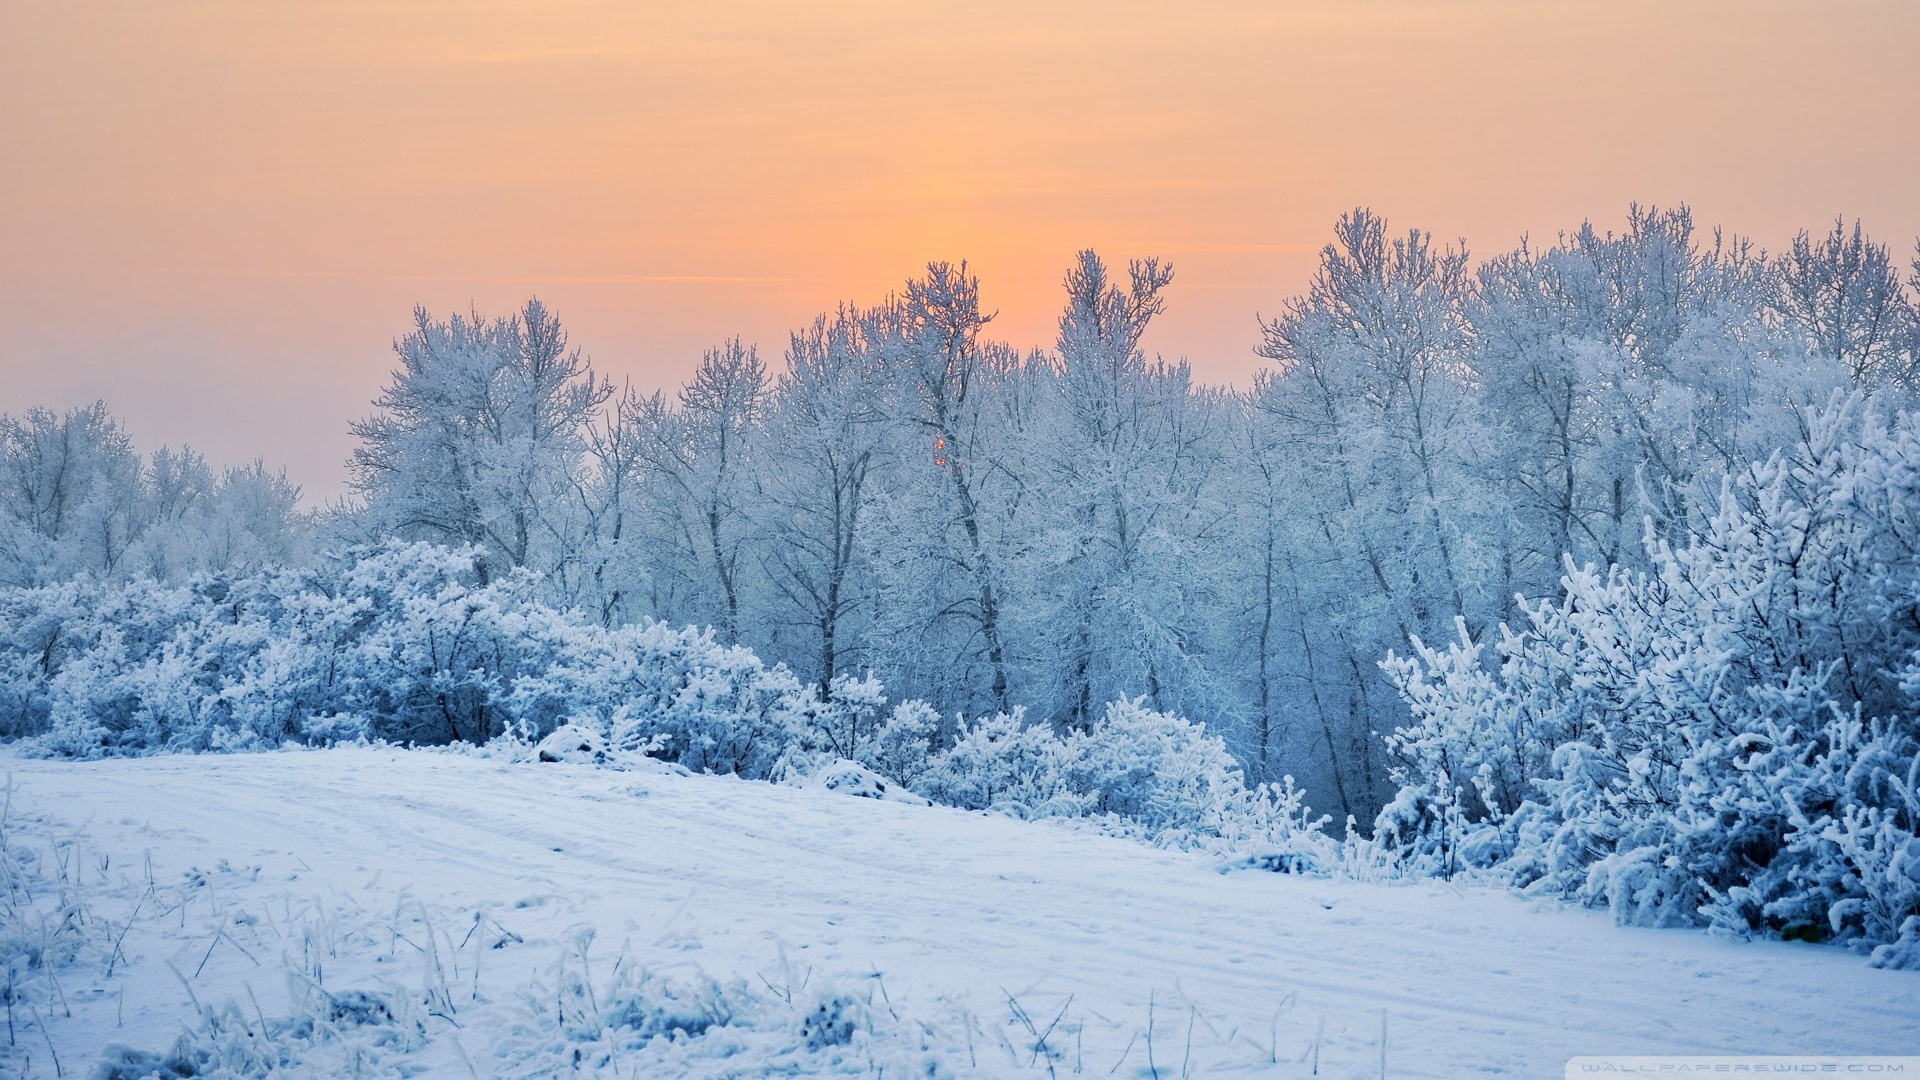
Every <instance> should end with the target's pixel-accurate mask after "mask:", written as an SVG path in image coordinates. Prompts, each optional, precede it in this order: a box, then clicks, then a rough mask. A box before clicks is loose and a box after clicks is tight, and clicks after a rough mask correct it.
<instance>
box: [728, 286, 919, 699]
mask: <svg viewBox="0 0 1920 1080" xmlns="http://www.w3.org/2000/svg"><path fill="white" fill-rule="evenodd" d="M786 361H787V363H786V371H785V372H783V373H782V374H781V376H780V379H779V380H778V382H777V383H776V385H775V388H774V391H773V395H772V398H771V400H770V402H769V406H768V419H767V430H766V451H765V456H764V459H763V460H764V462H765V467H764V469H763V470H762V471H761V476H762V480H761V483H762V491H763V492H764V497H765V500H766V506H765V515H766V516H765V530H766V531H765V536H766V542H765V545H764V546H763V547H762V548H761V551H760V558H761V559H762V560H763V570H764V573H765V575H766V578H767V580H768V583H769V589H770V590H771V593H772V596H771V597H770V598H769V607H768V611H767V615H766V616H765V617H766V618H767V620H768V622H769V623H770V625H769V626H768V627H767V631H768V634H769V636H770V637H771V638H772V640H773V641H774V642H775V643H777V644H776V648H778V649H779V650H780V652H781V653H782V654H784V655H788V656H791V657H792V658H793V661H794V666H795V668H796V670H798V671H800V672H801V673H802V674H803V676H804V677H806V678H808V679H810V680H812V681H814V682H816V683H817V684H818V685H819V686H821V687H823V688H829V689H830V688H831V687H832V685H833V680H834V677H835V676H836V675H839V674H841V673H843V672H844V671H846V670H848V669H849V667H850V666H851V665H850V663H849V661H850V659H851V658H850V656H849V653H850V652H852V653H855V654H856V655H857V652H858V644H859V641H860V635H859V630H858V626H857V624H858V622H859V621H860V620H861V619H862V617H863V616H865V615H867V614H868V612H867V611H865V610H863V601H866V600H867V599H869V589H870V586H871V582H870V580H869V579H870V575H869V573H868V570H867V556H868V554H869V551H868V548H867V546H866V544H865V530H866V529H867V528H868V527H869V526H870V524H871V521H870V517H871V510H872V506H871V503H872V501H873V498H874V495H875V493H876V490H877V489H878V487H879V485H880V482H881V476H882V474H883V473H884V471H885V469H886V468H887V466H888V464H889V461H890V458H891V455H892V453H893V449H894V446H893V442H894V440H893V439H892V437H891V436H892V432H891V430H890V427H889V424H888V420H889V408H888V402H889V401H890V399H891V395H892V386H891V385H890V378H891V374H892V373H891V372H890V371H889V370H888V367H887V364H886V359H885V357H884V355H883V354H882V352H881V350H880V349H879V348H878V347H877V342H876V332H875V328H874V318H873V316H872V315H870V314H869V313H866V312H862V311H859V310H857V309H854V308H851V307H847V308H842V309H841V310H840V311H839V312H838V313H836V314H835V315H834V316H832V317H830V318H829V317H827V316H822V317H821V318H819V319H818V320H816V321H815V322H814V324H813V326H811V327H809V328H808V329H806V330H804V331H801V332H799V333H796V334H794V335H793V341H792V344H791V346H790V347H789V348H788V350H787V357H786Z"/></svg>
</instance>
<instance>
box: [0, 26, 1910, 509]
mask: <svg viewBox="0 0 1920 1080" xmlns="http://www.w3.org/2000/svg"><path fill="white" fill-rule="evenodd" d="M0 147H4V149H3V150H0V155H4V157H0V325H4V327H5V332H4V333H3V334H0V412H5V413H15V414H17V413H19V412H21V411H23V410H25V409H26V408H28V407H31V406H33V405H37V404H44V405H49V406H55V407H65V406H68V405H72V404H75V403H78V402H81V401H88V400H92V399H93V398H95V397H104V398H105V399H106V400H107V402H108V404H109V405H110V406H111V407H112V408H113V409H114V411H115V412H116V413H118V414H119V415H120V416H122V417H123V418H124V419H125V421H126V422H127V424H128V426H129V428H130V429H131V431H132V433H133V434H134V436H135V438H136V439H137V440H138V441H139V442H140V443H141V444H142V446H143V447H146V448H149V449H151V448H152V447H154V446H157V445H159V444H161V443H179V442H181V441H189V442H191V443H193V444H194V445H195V446H196V447H199V448H200V449H202V450H203V451H205V452H207V453H208V454H209V455H210V456H212V457H214V458H215V459H217V460H240V459H244V458H251V457H253V456H255V455H264V456H265V457H266V458H267V460H268V461H269V462H270V463H273V464H284V465H286V466H287V467H288V468H289V469H290V471H291V472H292V474H293V475H294V478H295V479H296V480H298V481H300V482H301V483H303V484H304V485H305V486H306V488H307V490H308V492H309V493H310V494H311V495H313V496H316V497H318V498H327V497H332V496H334V495H337V494H338V493H339V492H340V490H341V484H342V478H343V470H342V468H341V465H340V463H341V461H342V460H343V459H344V458H345V456H346V455H347V453H348V451H349V449H350V440H349V438H348V436H347V433H346V425H347V422H348V420H349V419H351V418H353V417H356V416H359V415H362V414H364V413H365V412H366V411H367V409H368V402H369V401H370V399H372V398H373V397H374V396H375V395H376V394H377V393H378V392H379V390H380V388H381V386H382V384H383V383H384V382H385V380H386V376H387V372H388V370H389V368H390V366H391V355H390V352H389V348H388V346H389V343H390V341H391V339H392V338H393V336H394V335H395V334H397V333H400V332H402V331H404V330H405V329H406V327H407V324H408V317H409V312H410V310H411V308H412V306H413V305H414V304H415V303H424V304H426V305H427V306H428V307H429V308H431V309H433V310H435V311H436V312H440V313H445V312H447V311H450V310H452V309H453V308H455V307H462V308H464V307H465V306H467V305H468V304H469V303H472V304H474V305H477V306H478V307H479V308H480V309H481V310H482V311H483V312H488V313H495V312H503V311H506V310H508V309H509V308H510V307H511V306H513V305H515V304H517V303H518V302H520V301H522V300H524V299H525V297H526V296H527V295H529V294H531V293H538V294H539V295H540V297H541V298H542V299H544V300H546V301H547V302H548V303H549V305H550V306H552V307H554V308H555V309H556V310H558V311H559V313H560V314H561V316H562V318H563V319H564V320H565V321H566V323H567V324H568V325H569V327H570V328H571V329H572V332H573V335H574V340H575V342H576V343H577V344H579V345H581V346H583V347H584V348H585V350H586V351H587V352H588V354H589V355H590V356H591V357H592V358H593V360H594V362H595V364H596V366H597V367H599V368H600V369H601V370H603V371H606V372H609V373H611V374H613V375H614V376H615V377H616V378H631V379H633V380H634V381H635V382H636V383H637V384H639V385H641V386H643V387H648V388H651V387H655V386H661V385H676V384H677V383H678V381H679V380H680V379H681V378H682V377H683V376H684V375H685V373H686V372H687V371H688V370H690V369H691V367H692V365H693V364H694V363H695V361H697V359H698V357H699V353H700V350H701V349H702V348H703V347H706V346H708V345H711V344H713V343H715V342H717V341H718V340H720V339H721V338H723V337H727V336H730V335H733V334H740V335H743V336H745V337H746V338H748V339H749V340H753V341H757V342H759V343H760V345H761V347H762V349H763V350H764V351H765V352H766V353H768V354H769V357H770V359H777V356H778V353H779V351H780V349H781V348H782V346H783V345H784V343H785V335H786V331H787V330H788V329H790V328H792V327H794V326H796V325H799V324H800V323H802V322H804V321H806V320H808V319H810V318H811V317H812V315H813V314H814V313H815V312H817V311H819V310H822V309H824V308H827V307H830V306H831V305H832V304H833V303H834V302H835V301H837V300H840V299H852V300H856V301H861V302H869V301H872V300H875V299H878V298H879V297H880V296H881V295H883V294H884V293H885V292H886V291H887V290H888V289H890V288H892V287H894V286H895V285H896V284H897V283H898V282H899V281H900V280H901V279H903V278H905V277H907V276H908V275H910V274H912V273H914V272H915V271H916V269H917V268H918V267H920V266H921V265H922V264H924V263H925V262H926V261H927V260H928V259H935V258H939V259H960V258H966V259H969V260H971V262H972V265H973V266H974V268H975V269H976V270H977V271H978V272H979V273H980V275H981V277H982V281H983V292H984V294H985V297H986V300H987V302H988V304H989V305H990V306H993V307H997V308H998V309H999V311H1000V319H999V322H998V323H997V324H996V326H997V328H998V331H999V333H1000V335H1001V336H1003V337H1005V338H1007V339H1009V340H1012V341H1014V342H1015V343H1017V344H1020V345H1023V346H1030V345H1045V344H1048V343H1049V342H1050V341H1051V338H1052V332H1053V330H1052V327H1053V320H1054V317H1055V314H1056V312H1057V309H1058V305H1059V296H1060V292H1059V287H1058V282H1059V278H1060V276H1061V274H1062V273H1063V272H1064V270H1065V269H1066V267H1067V264H1068V262H1069V260H1070V259H1071V257H1072V255H1073V253H1074V251H1075V250H1077V249H1078V248H1081V247H1085V246H1088V245H1091V246H1094V247H1095V248H1097V249H1098V250H1100V251H1101V252H1102V253H1103V254H1105V255H1107V256H1108V257H1109V258H1110V259H1112V260H1114V261H1124V260H1125V259H1126V258H1127V257H1130V256H1138V255H1148V254H1154V255H1160V256H1162V257H1165V258H1167V259H1170V260H1171V261H1172V262H1173V263H1174V265H1175V267H1176V270H1177V274H1178V276H1177V278H1176V281H1175V285H1174V288H1173V290H1172V291H1171V292H1170V294H1169V300H1170V305H1171V307H1170V310H1169V312H1168V314H1167V315H1166V316H1165V318H1164V321H1163V322H1162V324H1161V325H1160V326H1159V327H1158V328H1157V329H1156V331H1155V332H1154V334H1153V335H1152V337H1151V338H1150V339H1149V341H1148V345H1149V347H1150V348H1152V349H1155V350H1158V351H1160V352H1162V353H1164V354H1166V355H1168V356H1170V357H1171V356H1181V355H1184V356H1187V357H1189V358H1190V359H1191V360H1192V361H1193V363H1194V366H1195V367H1196V369H1197V370H1198V371H1199V372H1200V373H1201V375H1202V376H1203V377H1205V378H1208V379H1211V380H1216V381H1236V382H1244V381H1245V379H1246V377H1247V375H1248V373H1249V372H1251V371H1252V370H1253V367H1254V363H1255V360H1254V357H1253V355H1252V352H1251V350H1252V347H1253V345H1254V343H1255V341H1256V340H1257V338H1258V330H1257V327H1256V324H1255V321H1254V315H1255V312H1256V311H1258V310H1266V311H1269V312H1271V311H1273V310H1274V309H1276V308H1277V307H1278V306H1279V303H1280V301H1281V299H1282V298H1283V297H1285V296H1286V295H1287V294H1289V293H1290V292H1293V291H1295V290H1297V289H1298V288H1300V287H1301V286H1302V284H1303V283H1304V282H1305V280H1306V277H1307V274H1308V273H1309V272H1310V269H1311V266H1312V260H1313V253H1314V252H1315V251H1317V250H1318V248H1319V247H1320V245H1322V244H1323V243H1325V242H1326V239H1327V237H1328V235H1329V226H1330V224H1331V222H1332V220H1333V218H1334V217H1335V216H1336V215H1337V214H1339V213H1340V212H1341V211H1342V210H1344V209H1347V208H1350V207H1352V206H1354V205H1356V204H1367V205H1371V206H1373V207H1374V208H1376V209H1378V210H1380V211H1382V212H1383V213H1385V214H1386V215H1387V216H1388V218H1389V220H1390V222H1391V223H1392V224H1393V225H1395V226H1397V227H1405V226H1413V225H1418V226H1421V227H1423V228H1428V229H1431V230H1433V231H1434V232H1436V233H1438V234H1439V235H1441V236H1443V237H1456V236H1464V237H1465V238H1467V239H1468V240H1469V242H1470V245H1471V246H1472V247H1473V249H1474V250H1475V251H1477V252H1480V253H1483V254H1491V253H1493V252H1495V251H1498V250H1503V249H1505V248H1508V247H1511V246H1512V245H1513V244H1514V243H1515V242H1516V241H1517V239H1518V238H1519V236H1520V235H1521V234H1522V233H1523V232H1531V233H1533V234H1534V235H1536V236H1551V235H1552V234H1553V233H1555V232H1557V231H1559V230H1561V229H1565V228H1570V227H1572V226H1574V225H1576V224H1577V223H1578V222H1579V221H1580V220H1581V218H1582V217H1587V216H1591V217H1593V218H1594V219H1595V220H1596V221H1598V222H1600V223H1602V224H1606V225H1614V224H1617V223H1618V222H1619V221H1620V220H1621V219H1622V218H1623V217H1624V214H1625V208H1626V205H1627V203H1628V202H1629V201H1632V200H1636V199H1637V200H1639V201H1642V202H1656V203H1661V204H1666V203H1671V202H1676V201H1682V200H1684V201H1687V202H1689V203H1691V204H1692V205H1693V206H1694V208H1695V211H1696V220H1697V221H1700V222H1702V223H1704V224H1709V225H1711V224H1715V223H1719V224H1724V225H1726V226H1728V227H1729V228H1730V229H1733V230H1737V231H1739V232H1742V233H1745V234H1748V235H1751V236H1753V237H1755V238H1756V239H1757V240H1759V241H1760V242H1762V243H1764V244H1766V245H1768V246H1769V247H1774V248H1777V247H1779V246H1781V245H1782V244H1783V243H1784V242H1785V241H1786V240H1787V239H1788V238H1789V237H1791V235H1792V234H1793V232H1794V230H1795V229H1796V228H1799V227H1801V226H1813V227H1820V226H1822V225H1823V224H1824V223H1825V222H1827V221H1830V220H1831V219H1832V217H1833V215H1835V214H1837V213H1845V214H1847V215H1849V216H1855V215H1858V216H1862V217H1864V218H1865V219H1866V222H1867V225H1868V228H1869V230H1870V231H1872V232H1873V233H1874V234H1875V235H1876V237H1877V238H1879V239H1881V240H1883V241H1887V242H1889V243H1891V244H1892V245H1893V246H1894V247H1895V248H1896V249H1897V250H1898V251H1899V252H1900V255H1901V261H1902V262H1903V263H1904V262H1905V261H1906V260H1907V259H1908V258H1910V257H1911V253H1912V245H1913V238H1914V237H1915V236H1916V235H1920V3H1915V2H1914V0H1878V2H1849V0H1822V2H1804V3H1779V2H1768V0H1740V2H1728V3H1690V2H1684V0H1666V2H1613V3H1573V2H1559V0H1528V2H1491V0H1458V2H1450V3H1438V2H1386V0H1344V2H1336V0H1296V2H1287V0H1268V2H1241V0H1230V2H1217V3H1208V2H1202V0H1190V2H1188V3H1185V4H1147V3H1133V2H1127V0H1109V2H1102V3H1097V4H1096V3H1058V2H1044V0H1023V2H1018V3H1007V2H1002V0H973V2H970V3H965V4H962V3H935V2H931V0H917V2H909V3H881V2H877V0H860V2H837V0H836V2H819V3H807V2H803V3H792V2H785V3H782V2H756V3H727V2H706V3H700V4H693V3H687V4H672V5H668V4H653V3H642V2H635V0H626V2H615V0H608V2H564V0H560V2H521V0H496V2H491V3H481V2H454V0H380V2H377V3H376V2H361V0H356V2H350V3H348V2H337V3H326V4H315V3H295V2H281V0H274V2H266V3H262V2H259V0H228V2H224V3H210V2H184V3H183V2H167V0H142V2H127V3H100V2H95V0H4V3H0Z"/></svg>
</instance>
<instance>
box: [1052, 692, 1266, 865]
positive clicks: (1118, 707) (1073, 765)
mask: <svg viewBox="0 0 1920 1080" xmlns="http://www.w3.org/2000/svg"><path fill="white" fill-rule="evenodd" d="M1145 700H1146V699H1144V698H1135V699H1133V700H1131V701H1129V700H1124V699H1123V700H1120V701H1114V702H1109V703H1108V704H1107V709H1106V712H1105V714H1104V715H1102V716H1101V717H1100V719H1099V720H1098V721H1096V722H1095V723H1094V725H1093V726H1092V727H1091V728H1089V729H1088V730H1086V731H1076V732H1072V733H1070V734H1069V735H1068V736H1067V738H1066V741H1065V742H1066V744H1065V747H1064V751H1065V752H1064V754H1063V755H1062V759H1061V775H1062V778H1063V779H1064V780H1065V782H1066V785H1067V787H1068V788H1069V789H1071V790H1072V791H1073V792H1074V793H1075V794H1077V795H1079V796H1081V797H1083V798H1086V799H1087V800H1089V801H1090V803H1091V808H1092V810H1093V812H1094V813H1104V814H1117V815H1119V816H1120V817H1124V818H1128V819H1130V820H1132V821H1137V822H1139V823H1140V824H1141V825H1142V826H1144V827H1145V828H1147V829H1148V830H1150V831H1152V832H1155V833H1162V832H1184V833H1188V834H1194V835H1198V834H1203V833H1210V834H1216V835H1217V834H1218V833H1219V831H1220V825H1221V816H1222V814H1223V813H1225V812H1226V811H1227V808H1228V807H1230V806H1232V805H1233V803H1234V800H1235V798H1237V797H1238V795H1239V794H1240V793H1241V792H1243V791H1244V790H1245V783H1244V781H1243V779H1242V777H1241V773H1240V766H1239V764H1238V763H1237V762H1235V761H1234V759H1233V755H1232V754H1231V753H1229V752H1228V750H1227V746H1226V743H1225V742H1224V741H1222V740H1221V739H1219V738H1217V737H1214V736H1211V735H1208V734H1207V730H1206V726H1205V725H1203V724H1195V723H1191V722H1189V721H1187V720H1184V719H1182V718H1180V717H1177V716H1173V715H1171V714H1169V713H1164V712H1156V711H1154V710H1152V709H1149V708H1147V707H1146V705H1145Z"/></svg>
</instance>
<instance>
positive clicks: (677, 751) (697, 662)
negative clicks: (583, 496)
mask: <svg viewBox="0 0 1920 1080" xmlns="http://www.w3.org/2000/svg"><path fill="white" fill-rule="evenodd" d="M563 637H564V642H563V645H562V647H561V648H560V649H559V650H558V651H557V652H556V654H555V657H554V659H553V661H552V663H551V664H550V665H549V666H548V667H547V668H545V669H544V670H541V671H536V672H532V673H530V674H528V675H526V676H524V677H522V678H521V679H520V680H519V681H518V682H516V683H515V685H514V687H513V690H512V693H511V695H510V701H511V704H512V707H513V709H514V710H515V712H516V713H517V714H518V715H519V716H520V717H521V718H522V719H523V720H525V721H527V722H528V723H529V724H531V725H532V726H533V727H534V728H535V729H536V730H545V729H547V728H549V727H551V726H553V725H556V724H558V723H560V722H568V723H573V724H579V725H582V726H585V727H589V728H592V729H594V730H597V731H598V732H599V733H600V735H601V737H603V738H604V739H606V740H607V743H608V745H609V746H610V747H612V748H613V749H615V750H619V751H626V752H643V753H650V754H653V755H654V756H656V757H660V758H662V759H664V760H667V761H673V762H678V763H679V764H681V765H684V766H686V767H687V768H690V769H695V770H698V771H701V772H714V773H736V774H738V775H741V776H745V777H749V778H754V779H764V778H766V777H767V776H769V775H771V774H772V772H773V769H774V766H775V765H776V763H778V762H779V760H780V757H781V755H782V754H783V753H784V752H785V751H786V750H787V748H788V746H789V745H790V744H792V743H793V742H794V740H795V739H796V738H797V736H798V733H799V731H800V725H801V723H802V717H803V715H804V709H805V707H806V704H807V702H808V700H809V699H810V697H811V695H810V694H809V693H808V692H807V691H806V690H805V688H803V687H802V686H801V685H800V683H799V681H798V680H796V679H795V678H794V677H793V676H792V675H791V674H789V673H788V672H787V669H786V668H785V667H782V666H775V667H771V668H769V667H767V666H766V665H765V664H763V663H761V662H760V658H759V657H757V656H755V655H754V654H753V653H752V652H751V651H750V650H747V649H744V648H740V647H738V646H726V645H720V644H717V643H715V642H714V640H713V632H712V631H711V630H699V629H695V628H692V627H687V628H684V629H674V628H672V627H669V626H667V625H666V624H664V623H648V624H645V625H642V626H627V627H622V628H620V629H617V630H600V629H598V628H595V627H588V626H582V625H577V624H576V625H574V626H571V627H569V628H567V629H566V630H565V631H564V632H563Z"/></svg>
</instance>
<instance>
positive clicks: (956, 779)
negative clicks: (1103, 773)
mask: <svg viewBox="0 0 1920 1080" xmlns="http://www.w3.org/2000/svg"><path fill="white" fill-rule="evenodd" d="M1065 750H1066V748H1065V746H1064V745H1063V744H1062V743H1061V741H1060V739H1059V738H1058V737H1056V736H1055V735H1054V734H1053V732H1052V731H1050V730H1048V729H1047V728H1046V727H1045V726H1042V725H1032V726H1030V725H1028V723H1027V720H1026V712H1025V710H1023V709H1020V708H1015V709H1014V710H1013V712H1011V713H999V714H997V715H994V716H991V717H982V718H980V719H977V720H974V721H973V722H971V723H969V722H967V721H966V720H964V719H962V720H961V721H960V725H959V734H958V737H956V738H955V739H954V742H953V745H951V746H949V747H947V748H946V749H945V750H943V751H941V752H940V753H939V754H938V755H937V756H935V757H934V759H933V760H932V762H930V763H929V764H928V766H927V770H926V772H924V773H922V774H921V776H920V778H919V780H918V782H917V783H916V784H915V785H914V791H915V792H917V793H919V794H921V795H924V796H926V797H927V798H929V799H932V800H933V801H934V802H937V803H940V804H942V805H945V806H957V807H960V808H961V809H963V810H1000V811H1004V812H1006V813H1010V814H1013V815H1015V816H1018V817H1025V818H1031V817H1074V816H1078V815H1079V814H1082V813H1085V812H1086V809H1087V807H1088V806H1089V805H1090V804H1089V803H1088V802H1087V801H1086V800H1083V799H1078V798H1076V797H1074V796H1073V795H1072V794H1071V793H1070V792H1068V791H1067V788H1066V782H1065V779H1064V777H1063V776H1062V775H1061V773H1062V766H1063V764H1064V763H1063V761H1062V758H1063V756H1064V755H1065Z"/></svg>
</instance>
